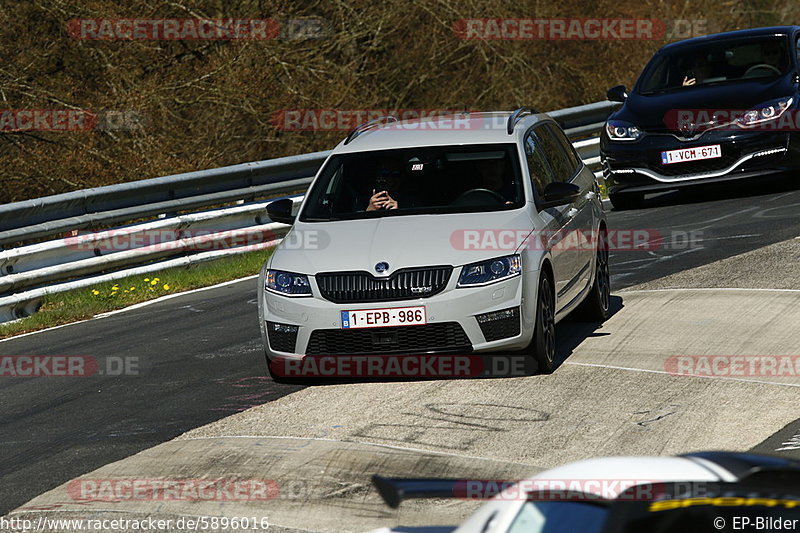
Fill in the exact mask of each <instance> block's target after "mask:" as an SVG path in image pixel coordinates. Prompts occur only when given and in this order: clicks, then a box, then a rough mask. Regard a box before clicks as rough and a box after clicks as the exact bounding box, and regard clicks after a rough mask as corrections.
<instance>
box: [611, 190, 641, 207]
mask: <svg viewBox="0 0 800 533" xmlns="http://www.w3.org/2000/svg"><path fill="white" fill-rule="evenodd" d="M608 199H609V200H611V205H613V206H614V209H616V210H617V211H625V210H627V209H637V208H639V207H642V202H643V201H644V193H641V192H621V193H617V194H609V195H608Z"/></svg>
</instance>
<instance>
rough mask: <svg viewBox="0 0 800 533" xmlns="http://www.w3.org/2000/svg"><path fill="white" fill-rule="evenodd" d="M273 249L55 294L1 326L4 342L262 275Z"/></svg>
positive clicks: (0, 334) (0, 335)
mask: <svg viewBox="0 0 800 533" xmlns="http://www.w3.org/2000/svg"><path fill="white" fill-rule="evenodd" d="M271 254H272V249H269V250H259V251H257V252H247V253H243V254H239V255H234V256H230V257H224V258H222V259H216V260H214V261H209V262H206V263H199V264H197V265H191V266H189V267H174V268H166V269H164V270H162V271H155V272H152V273H150V274H148V275H138V276H130V277H127V278H123V279H119V280H117V281H115V282H106V283H99V284H98V285H97V286H96V287H91V288H85V289H77V290H74V291H68V292H62V293H60V294H51V295H48V296H46V297H45V298H44V300H43V302H42V307H41V309H40V310H39V312H38V313H36V314H34V315H31V316H29V317H26V318H22V319H20V320H15V321H14V322H8V323H6V324H0V339H1V338H6V337H11V336H13V335H19V334H20V333H28V332H31V331H37V330H40V329H45V328H50V327H53V326H59V325H61V324H68V323H70V322H76V321H78V320H85V319H87V318H91V317H93V316H95V315H97V314H100V313H105V312H107V311H113V310H115V309H122V308H123V307H128V306H130V305H133V304H137V303H140V302H145V301H147V300H152V299H154V298H158V297H160V296H164V295H166V294H171V293H176V292H182V291H187V290H191V289H197V288H200V287H208V286H209V285H214V284H217V283H222V282H224V281H229V280H232V279H237V278H242V277H246V276H251V275H253V274H258V272H259V271H260V270H261V267H262V265H263V264H264V261H266V260H267V258H268V257H269V256H270V255H271Z"/></svg>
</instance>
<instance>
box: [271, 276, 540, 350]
mask: <svg viewBox="0 0 800 533" xmlns="http://www.w3.org/2000/svg"><path fill="white" fill-rule="evenodd" d="M457 277H458V276H455V275H454V276H451V279H450V280H449V281H448V284H447V286H446V288H445V289H444V290H443V291H442V292H440V293H439V294H436V295H434V296H431V297H428V298H417V299H408V300H400V301H391V302H368V303H333V302H330V301H328V300H325V299H323V298H322V297H321V296H320V292H319V288H318V286H317V284H316V280H315V279H314V278H313V277H309V278H310V280H311V286H312V292H313V296H311V297H305V298H290V297H286V296H282V295H279V294H275V293H272V292H268V291H264V290H263V286H262V287H260V292H261V295H260V298H262V302H261V310H262V312H261V315H262V316H261V321H262V323H261V326H262V332H264V342H265V350H266V353H267V357H268V358H269V359H275V358H277V357H289V358H302V357H303V356H305V355H373V354H420V353H461V354H463V353H470V352H484V351H498V350H515V349H521V348H524V347H526V346H527V345H528V344H529V343H530V340H531V338H532V336H533V329H534V327H533V326H534V316H535V311H536V309H535V307H536V294H535V290H536V287H537V281H538V271H523V272H522V274H521V275H520V276H517V277H515V278H512V279H509V280H505V281H501V282H498V283H495V284H492V285H487V286H484V287H470V288H459V289H457V288H456V287H455V286H456V282H457ZM523 288H524V289H523ZM420 305H422V306H425V310H426V315H427V322H428V323H427V324H426V325H417V326H395V327H379V328H364V329H342V323H341V312H342V311H353V310H363V309H381V308H390V307H409V306H420ZM508 309H514V310H515V311H512V312H511V313H516V314H515V315H514V316H513V317H512V318H511V319H509V318H508V317H506V318H503V319H501V320H498V321H497V323H496V324H492V323H491V321H489V322H486V321H484V322H483V324H481V323H479V322H478V318H477V317H478V315H485V314H487V313H493V312H497V311H503V310H508ZM514 320H518V321H519V325H518V327H514V324H513V322H514ZM272 324H281V325H288V326H296V328H280V327H278V328H277V329H283V330H284V331H283V332H281V331H275V328H274V327H273V325H272ZM271 333H272V334H271ZM276 333H277V335H276ZM281 333H286V334H283V335H281Z"/></svg>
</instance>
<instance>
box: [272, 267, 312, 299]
mask: <svg viewBox="0 0 800 533" xmlns="http://www.w3.org/2000/svg"><path fill="white" fill-rule="evenodd" d="M264 288H265V289H266V290H268V291H272V292H277V293H280V294H284V295H286V296H311V284H310V283H309V282H308V276H306V275H305V274H295V273H293V272H284V271H283V270H267V279H266V282H265V283H264Z"/></svg>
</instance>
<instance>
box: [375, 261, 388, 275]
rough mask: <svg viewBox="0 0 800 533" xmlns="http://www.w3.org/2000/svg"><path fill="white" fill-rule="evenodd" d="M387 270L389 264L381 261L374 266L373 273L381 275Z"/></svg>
mask: <svg viewBox="0 0 800 533" xmlns="http://www.w3.org/2000/svg"><path fill="white" fill-rule="evenodd" d="M387 270H389V263H387V262H386V261H381V262H380V263H378V264H377V265H375V272H377V273H378V274H383V273H384V272H386V271H387Z"/></svg>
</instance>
